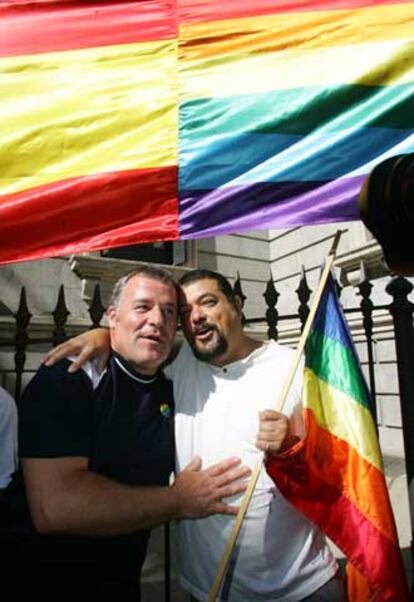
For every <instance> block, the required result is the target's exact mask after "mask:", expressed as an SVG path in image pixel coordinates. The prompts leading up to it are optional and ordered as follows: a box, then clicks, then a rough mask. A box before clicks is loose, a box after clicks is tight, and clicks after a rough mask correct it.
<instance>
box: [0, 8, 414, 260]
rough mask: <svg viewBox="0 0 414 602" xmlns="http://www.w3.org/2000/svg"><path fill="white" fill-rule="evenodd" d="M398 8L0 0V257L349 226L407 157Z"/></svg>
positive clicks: (407, 59) (403, 39)
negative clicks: (370, 184) (360, 202)
mask: <svg viewBox="0 0 414 602" xmlns="http://www.w3.org/2000/svg"><path fill="white" fill-rule="evenodd" d="M413 14H414V13H413V5H412V2H407V1H404V0H403V1H401V0H400V1H395V0H375V1H374V0H316V1H311V0H226V1H225V2H223V0H137V1H135V2H131V1H117V0H115V1H111V2H89V1H84V2H73V1H62V0H39V1H34V0H33V1H31V0H14V1H1V0H0V115H1V136H0V262H7V261H18V260H23V259H33V258H40V257H47V256H51V255H58V254H68V253H75V252H82V251H89V250H97V249H103V248H108V247H111V246H122V245H129V244H135V243H144V242H151V241H160V240H177V239H190V238H197V237H201V236H215V235H218V234H225V233H230V232H236V231H243V230H249V229H261V228H273V227H286V226H299V225H306V224H315V223H322V222H334V221H338V220H341V221H343V220H351V219H356V218H357V216H358V212H357V206H356V197H357V194H358V192H359V190H360V187H361V183H362V181H363V180H364V178H365V176H366V174H367V173H368V172H369V171H370V170H371V169H372V167H373V165H375V163H376V162H378V161H380V160H382V159H384V158H386V157H387V156H390V155H395V154H401V153H405V152H413V151H414V140H413V130H414V111H413V110H412V99H413V92H414V83H413V82H414V58H413V57H414V35H413V33H414V16H413Z"/></svg>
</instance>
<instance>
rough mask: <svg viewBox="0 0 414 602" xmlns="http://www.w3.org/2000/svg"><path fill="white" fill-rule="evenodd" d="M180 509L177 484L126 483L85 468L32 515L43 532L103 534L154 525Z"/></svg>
mask: <svg viewBox="0 0 414 602" xmlns="http://www.w3.org/2000/svg"><path fill="white" fill-rule="evenodd" d="M180 512H181V507H180V499H179V495H177V492H176V490H175V489H174V487H137V486H130V485H124V484H121V483H117V482H115V481H113V480H111V479H108V478H106V477H104V476H101V475H98V474H96V473H92V472H87V471H84V472H83V473H81V474H78V475H73V476H72V477H71V478H70V481H69V482H67V483H66V485H65V488H64V490H60V491H56V492H55V494H54V495H53V496H52V497H51V498H50V499H49V500H48V502H47V503H45V504H42V505H41V507H39V508H38V511H37V512H35V513H32V514H33V515H32V518H33V522H34V524H35V527H36V529H37V530H39V531H41V532H46V533H67V534H77V535H89V536H97V537H99V536H112V535H120V534H126V533H132V532H133V531H137V530H140V529H146V528H149V527H153V526H155V525H158V524H160V523H162V522H165V521H167V520H170V519H173V518H176V517H178V516H179V515H180Z"/></svg>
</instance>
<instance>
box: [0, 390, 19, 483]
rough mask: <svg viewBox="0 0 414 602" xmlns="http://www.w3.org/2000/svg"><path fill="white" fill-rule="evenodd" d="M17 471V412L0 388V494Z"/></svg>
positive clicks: (7, 394) (13, 403) (5, 392)
mask: <svg viewBox="0 0 414 602" xmlns="http://www.w3.org/2000/svg"><path fill="white" fill-rule="evenodd" d="M16 469H17V410H16V404H15V402H14V399H13V397H12V396H11V395H10V394H9V393H7V391H6V390H5V389H3V387H0V494H1V491H2V490H3V489H5V488H6V487H7V485H8V484H9V482H10V480H11V475H12V474H13V473H14V472H15V470H16Z"/></svg>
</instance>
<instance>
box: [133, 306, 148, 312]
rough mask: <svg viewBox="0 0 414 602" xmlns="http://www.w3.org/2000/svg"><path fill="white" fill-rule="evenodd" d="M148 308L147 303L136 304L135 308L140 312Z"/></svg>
mask: <svg viewBox="0 0 414 602" xmlns="http://www.w3.org/2000/svg"><path fill="white" fill-rule="evenodd" d="M147 309H148V308H147V306H146V305H136V306H135V310H136V311H139V312H142V311H147Z"/></svg>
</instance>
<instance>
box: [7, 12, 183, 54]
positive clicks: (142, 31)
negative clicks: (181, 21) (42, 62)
mask: <svg viewBox="0 0 414 602" xmlns="http://www.w3.org/2000/svg"><path fill="white" fill-rule="evenodd" d="M45 32H47V33H46V35H45ZM176 35H177V28H176V20H175V16H174V11H173V8H172V4H171V2H167V1H165V0H164V1H163V0H152V1H151V2H108V3H102V2H78V3H77V6H74V3H73V2H72V3H69V2H65V3H61V2H48V3H40V2H39V3H27V4H18V5H13V4H12V3H10V4H7V5H6V6H0V57H1V56H3V57H4V56H15V55H28V54H29V55H30V54H38V53H44V52H57V51H62V50H76V49H81V48H94V47H97V46H112V45H116V44H128V43H132V42H149V41H154V40H165V39H171V38H174V37H176Z"/></svg>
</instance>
